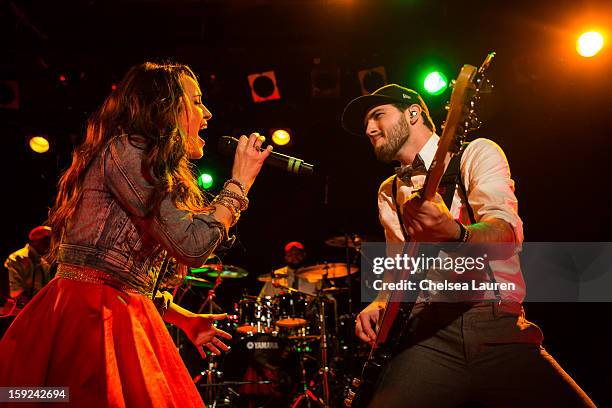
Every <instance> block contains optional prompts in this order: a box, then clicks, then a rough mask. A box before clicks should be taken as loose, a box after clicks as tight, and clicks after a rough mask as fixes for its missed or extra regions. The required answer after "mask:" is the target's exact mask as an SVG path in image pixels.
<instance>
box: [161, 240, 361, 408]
mask: <svg viewBox="0 0 612 408" xmlns="http://www.w3.org/2000/svg"><path fill="white" fill-rule="evenodd" d="M360 243H361V239H360V238H359V237H355V236H352V237H334V238H330V239H328V240H327V241H326V244H327V245H330V246H334V247H344V248H346V250H347V261H349V262H347V263H323V264H319V265H312V266H308V267H303V268H300V269H298V270H297V271H295V276H294V279H296V280H297V279H301V280H308V282H310V283H313V284H314V287H316V290H315V291H314V292H306V291H303V290H299V289H295V288H293V287H290V286H288V285H286V283H287V280H286V279H285V278H287V275H286V272H285V274H282V273H280V274H279V273H276V274H274V273H273V274H263V275H259V276H258V277H257V280H259V281H260V282H266V283H267V282H271V283H272V284H273V287H274V288H275V290H274V292H276V294H275V295H273V296H253V295H244V296H242V297H241V298H240V299H239V300H238V301H236V302H234V309H235V310H233V311H228V316H227V319H225V320H221V321H219V322H217V324H216V326H217V327H218V328H220V329H222V330H224V331H227V332H229V333H230V334H231V335H232V337H233V338H232V340H231V341H230V343H229V345H230V350H229V351H228V352H227V353H225V354H224V355H222V356H214V355H212V354H211V355H209V356H208V359H207V360H206V361H203V360H202V359H201V357H200V354H199V352H197V350H195V346H193V345H192V344H191V343H190V342H189V341H188V340H187V339H186V337H184V336H183V335H182V334H180V333H179V331H178V329H171V332H172V333H173V335H174V336H175V342H176V344H177V347H178V348H179V352H180V353H181V356H182V357H183V360H184V361H185V364H186V366H187V368H188V370H189V371H190V373H191V374H192V377H193V379H194V382H195V384H196V386H197V387H198V389H199V390H200V392H201V394H202V397H203V399H204V402H205V403H206V405H207V406H212V407H221V406H224V407H227V406H232V407H235V406H237V407H331V406H336V405H339V403H338V401H336V400H335V399H337V398H338V395H341V392H340V390H339V387H341V386H343V385H344V384H345V381H344V377H343V375H345V374H344V373H345V372H346V373H348V370H350V369H351V368H352V367H348V366H347V364H350V362H351V361H353V360H354V356H355V349H354V348H353V347H352V345H353V344H355V345H356V342H355V341H354V336H353V333H352V332H353V330H354V320H355V315H354V313H353V310H352V309H351V306H352V302H351V301H350V298H351V295H350V290H351V286H352V281H353V280H355V279H358V274H357V272H358V271H359V269H358V267H357V266H355V265H353V264H352V263H353V262H350V261H354V260H355V259H356V255H357V254H358V252H359V249H360V248H359V245H360ZM351 256H352V257H351ZM285 270H286V269H285ZM248 274H249V273H248V271H247V270H245V269H243V268H241V267H238V266H232V265H224V264H221V263H216V264H206V265H203V266H202V267H201V268H195V269H194V268H192V269H191V271H190V274H189V275H188V276H187V277H186V279H185V282H184V284H183V285H182V286H180V287H179V288H177V289H176V291H175V302H176V303H178V304H179V305H180V304H181V302H183V301H185V299H186V296H188V294H189V293H191V294H193V293H200V294H203V293H204V292H206V294H205V296H204V295H202V296H201V299H202V302H201V304H200V306H199V310H197V311H198V313H220V312H224V310H222V308H221V307H220V306H219V305H218V304H217V303H216V302H215V296H216V294H215V290H216V289H217V288H218V287H219V285H221V283H222V282H223V280H224V279H241V278H245V277H247V276H248ZM211 279H213V280H211ZM336 285H339V286H336ZM347 297H348V300H347V299H346V298H347ZM339 304H342V305H343V306H348V307H349V308H348V309H347V308H346V307H344V310H343V311H344V312H346V313H344V314H341V315H339V314H338V310H339V308H338V306H339ZM194 350H195V351H194ZM341 377H342V378H341Z"/></svg>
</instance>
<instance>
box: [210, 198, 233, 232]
mask: <svg viewBox="0 0 612 408" xmlns="http://www.w3.org/2000/svg"><path fill="white" fill-rule="evenodd" d="M212 204H213V205H215V204H219V205H222V206H223V207H225V208H227V209H228V210H229V212H230V213H231V215H232V222H231V226H232V227H233V226H234V225H236V223H237V222H238V219H239V218H240V209H238V207H237V206H236V205H235V204H234V202H233V201H232V200H230V199H229V198H226V197H222V196H217V197H215V199H214V200H213V201H212Z"/></svg>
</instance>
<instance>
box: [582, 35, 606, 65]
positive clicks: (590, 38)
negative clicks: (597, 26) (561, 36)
mask: <svg viewBox="0 0 612 408" xmlns="http://www.w3.org/2000/svg"><path fill="white" fill-rule="evenodd" d="M603 45H604V37H603V35H602V34H601V33H598V32H597V31H589V32H587V33H583V34H582V35H581V36H580V37H579V38H578V41H577V42H576V51H578V54H580V55H582V56H583V57H586V58H590V57H594V56H595V55H597V54H598V53H599V51H601V49H602V48H603Z"/></svg>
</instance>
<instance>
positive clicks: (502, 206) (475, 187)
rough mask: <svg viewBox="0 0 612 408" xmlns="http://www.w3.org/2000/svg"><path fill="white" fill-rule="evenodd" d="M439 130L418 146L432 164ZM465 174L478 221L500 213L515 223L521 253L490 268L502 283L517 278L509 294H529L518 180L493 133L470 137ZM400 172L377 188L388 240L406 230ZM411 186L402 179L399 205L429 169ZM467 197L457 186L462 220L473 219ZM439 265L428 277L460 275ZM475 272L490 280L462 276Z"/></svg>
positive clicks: (455, 212)
mask: <svg viewBox="0 0 612 408" xmlns="http://www.w3.org/2000/svg"><path fill="white" fill-rule="evenodd" d="M439 140H440V138H439V136H438V135H436V134H435V133H434V134H433V135H432V136H431V137H430V138H429V140H428V141H427V143H426V144H425V146H423V148H422V149H421V151H420V152H419V156H420V157H421V159H422V160H423V162H424V163H425V166H426V167H427V169H429V167H430V166H431V163H432V161H433V158H434V156H435V153H436V150H437V146H438V141H439ZM460 171H461V179H462V180H463V183H464V185H465V189H466V192H467V195H468V199H469V203H470V205H471V207H472V210H473V211H474V217H475V219H476V222H480V221H486V220H491V219H494V218H496V219H501V220H504V221H506V222H508V224H510V225H511V226H512V228H513V230H514V235H515V241H516V244H517V248H516V253H515V254H514V255H513V256H512V257H510V258H508V259H505V260H494V261H490V266H491V269H492V271H493V273H494V276H495V279H496V281H497V282H498V283H502V282H506V283H514V284H515V287H516V289H515V290H514V291H504V290H501V291H500V292H501V295H502V298H503V299H504V300H508V301H515V302H522V300H523V299H524V297H525V282H524V280H523V275H522V272H521V267H520V262H519V257H518V252H519V251H520V248H521V245H522V242H523V223H522V221H521V219H520V217H519V215H518V201H517V199H516V196H515V195H514V181H513V180H512V179H511V178H510V167H509V165H508V161H507V159H506V156H505V154H504V152H503V151H502V149H501V148H500V147H499V146H498V145H497V144H496V143H495V142H493V141H491V140H488V139H482V138H481V139H476V140H474V141H473V142H471V143H470V144H469V145H468V146H467V147H466V149H465V151H464V152H463V155H462V157H461V163H460ZM394 178H395V176H392V177H389V178H388V179H387V180H385V181H384V182H383V183H382V184H381V186H380V189H379V191H378V210H379V218H380V222H381V224H382V226H383V228H384V230H385V238H386V241H387V242H388V243H393V242H403V241H404V238H403V234H402V230H401V227H400V224H399V220H398V218H397V213H396V211H395V202H394V200H393V190H392V188H393V179H394ZM411 181H412V186H409V185H407V184H405V183H403V182H402V181H401V180H399V179H398V181H397V183H398V189H397V196H398V197H397V198H398V202H399V204H400V207H401V206H402V205H403V204H404V203H405V202H406V201H407V200H408V198H409V197H410V195H411V194H412V192H413V190H414V189H418V188H420V187H422V186H423V183H424V182H425V176H424V175H415V176H413V177H412V179H411ZM465 202H466V200H465V197H462V194H461V191H460V189H459V188H458V187H457V189H456V190H455V194H454V196H453V201H452V205H451V208H450V212H451V214H452V216H453V217H454V218H455V219H456V220H458V221H460V222H461V223H463V224H465V225H468V224H470V219H469V214H468V212H467V208H466V205H465ZM439 273H440V271H430V272H429V273H428V279H432V280H438V279H447V280H448V279H454V278H456V277H457V276H458V275H457V274H454V273H451V274H450V275H451V276H449V273H448V272H446V274H445V276H440V275H439ZM467 278H470V279H472V278H474V279H477V280H480V281H482V282H488V281H489V278H488V276H487V275H486V274H482V276H461V279H467ZM431 295H432V300H436V296H437V295H436V293H435V291H433V292H432V293H431ZM481 295H482V296H483V297H482V298H483V299H495V295H494V294H493V292H490V291H489V292H483V293H481Z"/></svg>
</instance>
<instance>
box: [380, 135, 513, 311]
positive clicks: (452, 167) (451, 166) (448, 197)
mask: <svg viewBox="0 0 612 408" xmlns="http://www.w3.org/2000/svg"><path fill="white" fill-rule="evenodd" d="M468 144H469V142H468V143H463V145H462V146H461V150H460V151H459V154H457V155H455V156H453V158H452V159H451V160H450V162H449V163H448V167H447V168H446V171H445V172H444V175H443V176H442V179H441V180H440V185H439V186H438V193H439V194H440V196H442V200H443V201H444V204H446V207H447V208H448V209H450V208H451V205H452V204H453V197H454V196H455V190H456V189H457V187H459V190H460V191H461V194H462V195H463V198H464V200H465V207H466V210H467V213H468V217H469V218H470V224H475V223H476V217H475V216H474V210H473V209H472V206H471V205H470V203H469V201H468V195H467V190H466V188H465V185H464V184H463V179H462V177H461V168H460V164H461V157H462V156H463V152H464V151H465V148H466V147H467V145H468ZM392 193H393V202H394V204H395V211H396V213H397V218H398V219H399V223H400V227H401V229H402V235H403V236H404V241H405V242H408V241H410V236H409V235H408V232H407V231H406V227H405V225H404V220H403V219H402V217H401V208H400V205H399V203H398V201H397V175H396V176H395V177H394V179H393V187H392ZM486 270H487V275H488V277H489V280H490V281H491V282H492V283H493V284H494V285H493V288H494V293H495V299H496V300H497V301H498V302H501V301H502V297H501V293H500V292H499V289H498V288H497V285H496V283H497V281H496V280H495V275H494V274H493V270H492V269H491V265H490V264H489V262H487V268H486ZM425 296H426V298H429V294H428V293H425Z"/></svg>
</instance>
